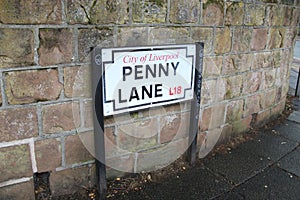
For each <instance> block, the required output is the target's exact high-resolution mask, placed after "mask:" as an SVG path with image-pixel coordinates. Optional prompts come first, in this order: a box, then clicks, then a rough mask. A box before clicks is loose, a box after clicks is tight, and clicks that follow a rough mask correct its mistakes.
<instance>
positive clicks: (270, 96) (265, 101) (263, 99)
mask: <svg viewBox="0 0 300 200" xmlns="http://www.w3.org/2000/svg"><path fill="white" fill-rule="evenodd" d="M275 97H276V89H271V90H269V91H265V92H264V93H262V94H260V107H261V109H262V110H265V109H267V108H270V107H271V106H273V105H274V104H275Z"/></svg>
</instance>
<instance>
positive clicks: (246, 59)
mask: <svg viewBox="0 0 300 200" xmlns="http://www.w3.org/2000/svg"><path fill="white" fill-rule="evenodd" d="M252 60H253V55H252V54H237V55H229V56H225V58H224V65H223V67H222V74H224V75H230V74H237V73H240V72H246V71H249V70H250V68H251V65H252Z"/></svg>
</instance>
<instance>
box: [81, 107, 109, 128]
mask: <svg viewBox="0 0 300 200" xmlns="http://www.w3.org/2000/svg"><path fill="white" fill-rule="evenodd" d="M83 105H84V107H83V110H84V111H83V112H84V127H86V128H92V127H93V126H94V122H93V120H94V119H93V112H94V110H93V106H94V105H93V102H92V101H84V103H83ZM104 124H105V125H106V124H107V123H106V122H104Z"/></svg>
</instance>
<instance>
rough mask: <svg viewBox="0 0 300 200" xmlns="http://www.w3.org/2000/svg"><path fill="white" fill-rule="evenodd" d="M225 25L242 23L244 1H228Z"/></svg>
mask: <svg viewBox="0 0 300 200" xmlns="http://www.w3.org/2000/svg"><path fill="white" fill-rule="evenodd" d="M226 5H227V6H226V15H225V25H242V24H243V16H244V3H243V2H230V3H226Z"/></svg>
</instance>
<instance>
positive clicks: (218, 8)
mask: <svg viewBox="0 0 300 200" xmlns="http://www.w3.org/2000/svg"><path fill="white" fill-rule="evenodd" d="M202 23H203V24H204V25H211V26H213V25H216V26H222V25H223V23H224V3H223V1H204V2H203V17H202Z"/></svg>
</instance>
